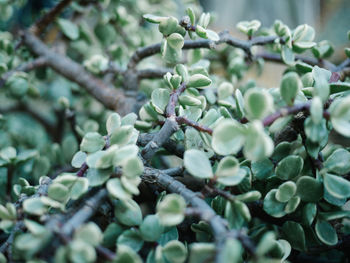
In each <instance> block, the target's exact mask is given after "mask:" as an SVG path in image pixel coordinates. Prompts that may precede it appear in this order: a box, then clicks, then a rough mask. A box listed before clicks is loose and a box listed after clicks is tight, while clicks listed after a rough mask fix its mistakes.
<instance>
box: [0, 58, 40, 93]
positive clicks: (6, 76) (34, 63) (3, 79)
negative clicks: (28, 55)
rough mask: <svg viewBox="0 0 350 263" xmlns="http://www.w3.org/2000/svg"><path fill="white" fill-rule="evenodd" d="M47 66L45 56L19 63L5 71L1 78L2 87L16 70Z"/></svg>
mask: <svg viewBox="0 0 350 263" xmlns="http://www.w3.org/2000/svg"><path fill="white" fill-rule="evenodd" d="M44 66H46V59H45V58H43V57H38V58H37V59H34V60H32V61H29V62H27V63H24V64H22V65H19V66H18V67H17V68H15V69H13V70H11V71H8V72H6V73H4V74H3V75H2V76H1V78H0V88H1V87H2V86H3V85H5V83H6V81H7V80H8V79H9V78H10V77H11V76H12V75H13V74H15V73H16V72H21V71H23V72H29V71H31V70H33V69H36V68H40V67H44Z"/></svg>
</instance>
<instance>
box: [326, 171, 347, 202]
mask: <svg viewBox="0 0 350 263" xmlns="http://www.w3.org/2000/svg"><path fill="white" fill-rule="evenodd" d="M323 184H324V187H325V189H327V191H328V192H329V193H330V194H331V195H332V196H334V197H336V198H349V197H350V182H349V181H348V180H346V179H344V178H343V177H340V176H337V175H333V174H329V173H326V174H325V175H324V176H323Z"/></svg>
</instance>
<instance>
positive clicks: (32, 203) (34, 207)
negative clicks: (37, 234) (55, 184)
mask: <svg viewBox="0 0 350 263" xmlns="http://www.w3.org/2000/svg"><path fill="white" fill-rule="evenodd" d="M23 209H24V211H25V212H26V213H28V214H31V215H38V216H40V215H43V214H44V213H46V212H47V206H46V205H45V204H44V203H43V202H42V201H41V199H40V197H33V198H29V199H26V200H24V202H23Z"/></svg>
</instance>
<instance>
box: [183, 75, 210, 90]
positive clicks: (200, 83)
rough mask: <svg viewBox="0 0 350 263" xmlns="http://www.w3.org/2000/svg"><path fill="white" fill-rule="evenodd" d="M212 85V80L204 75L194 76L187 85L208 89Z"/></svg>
mask: <svg viewBox="0 0 350 263" xmlns="http://www.w3.org/2000/svg"><path fill="white" fill-rule="evenodd" d="M210 84H211V79H210V78H208V77H207V76H205V75H203V74H194V75H192V76H191V77H190V78H189V80H188V83H187V84H186V86H187V87H189V88H190V87H193V88H197V89H199V88H206V87H207V86H209V85H210Z"/></svg>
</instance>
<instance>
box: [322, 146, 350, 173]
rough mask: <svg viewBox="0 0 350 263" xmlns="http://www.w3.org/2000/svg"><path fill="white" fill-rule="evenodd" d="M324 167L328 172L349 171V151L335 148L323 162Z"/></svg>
mask: <svg viewBox="0 0 350 263" xmlns="http://www.w3.org/2000/svg"><path fill="white" fill-rule="evenodd" d="M324 167H325V168H327V170H328V171H329V172H333V173H336V174H339V175H343V174H347V173H348V172H350V153H349V152H348V151H347V150H345V149H337V150H335V151H334V152H333V153H332V154H331V155H330V156H329V157H328V158H327V160H326V161H325V162H324Z"/></svg>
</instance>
